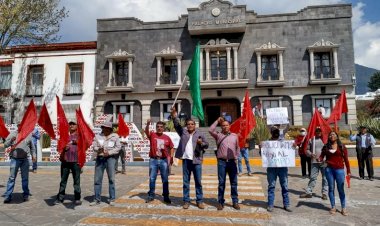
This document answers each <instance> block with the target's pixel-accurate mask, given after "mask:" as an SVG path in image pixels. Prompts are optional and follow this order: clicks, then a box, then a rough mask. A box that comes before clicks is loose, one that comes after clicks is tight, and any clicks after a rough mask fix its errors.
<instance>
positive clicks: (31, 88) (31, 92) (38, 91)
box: [25, 85, 43, 97]
mask: <svg viewBox="0 0 380 226" xmlns="http://www.w3.org/2000/svg"><path fill="white" fill-rule="evenodd" d="M42 87H43V85H27V86H26V92H25V96H34V97H39V96H42V94H43V93H42Z"/></svg>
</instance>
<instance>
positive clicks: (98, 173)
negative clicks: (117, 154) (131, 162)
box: [94, 157, 116, 202]
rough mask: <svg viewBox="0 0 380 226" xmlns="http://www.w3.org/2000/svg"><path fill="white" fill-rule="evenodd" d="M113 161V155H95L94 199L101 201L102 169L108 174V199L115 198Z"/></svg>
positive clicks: (114, 160) (112, 199)
mask: <svg viewBox="0 0 380 226" xmlns="http://www.w3.org/2000/svg"><path fill="white" fill-rule="evenodd" d="M115 162H116V159H115V158H114V157H107V158H104V157H97V158H96V163H95V175H94V191H95V201H97V202H100V201H101V198H100V197H101V194H102V183H103V174H104V170H106V172H107V176H108V191H109V200H110V201H114V200H115V198H116V197H115V196H116V195H115Z"/></svg>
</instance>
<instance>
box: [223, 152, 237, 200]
mask: <svg viewBox="0 0 380 226" xmlns="http://www.w3.org/2000/svg"><path fill="white" fill-rule="evenodd" d="M227 173H228V177H229V178H230V184H231V199H232V203H238V202H239V199H238V189H237V187H238V179H237V164H236V161H233V160H230V161H225V160H222V159H218V180H219V185H218V202H219V203H220V204H222V205H223V204H224V201H225V200H224V190H225V189H226V175H227Z"/></svg>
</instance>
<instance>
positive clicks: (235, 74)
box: [233, 47, 239, 80]
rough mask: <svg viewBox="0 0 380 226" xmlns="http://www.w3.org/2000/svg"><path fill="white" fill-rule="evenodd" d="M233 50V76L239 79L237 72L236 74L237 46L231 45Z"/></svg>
mask: <svg viewBox="0 0 380 226" xmlns="http://www.w3.org/2000/svg"><path fill="white" fill-rule="evenodd" d="M233 50H234V78H235V80H236V79H239V74H238V59H237V58H238V55H237V50H238V47H233Z"/></svg>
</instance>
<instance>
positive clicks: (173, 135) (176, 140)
mask: <svg viewBox="0 0 380 226" xmlns="http://www.w3.org/2000/svg"><path fill="white" fill-rule="evenodd" d="M164 134H166V135H168V136H169V137H170V139H171V140H172V142H173V144H174V148H175V149H177V148H178V145H179V140H180V139H181V137H180V136H179V135H178V133H176V132H164Z"/></svg>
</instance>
